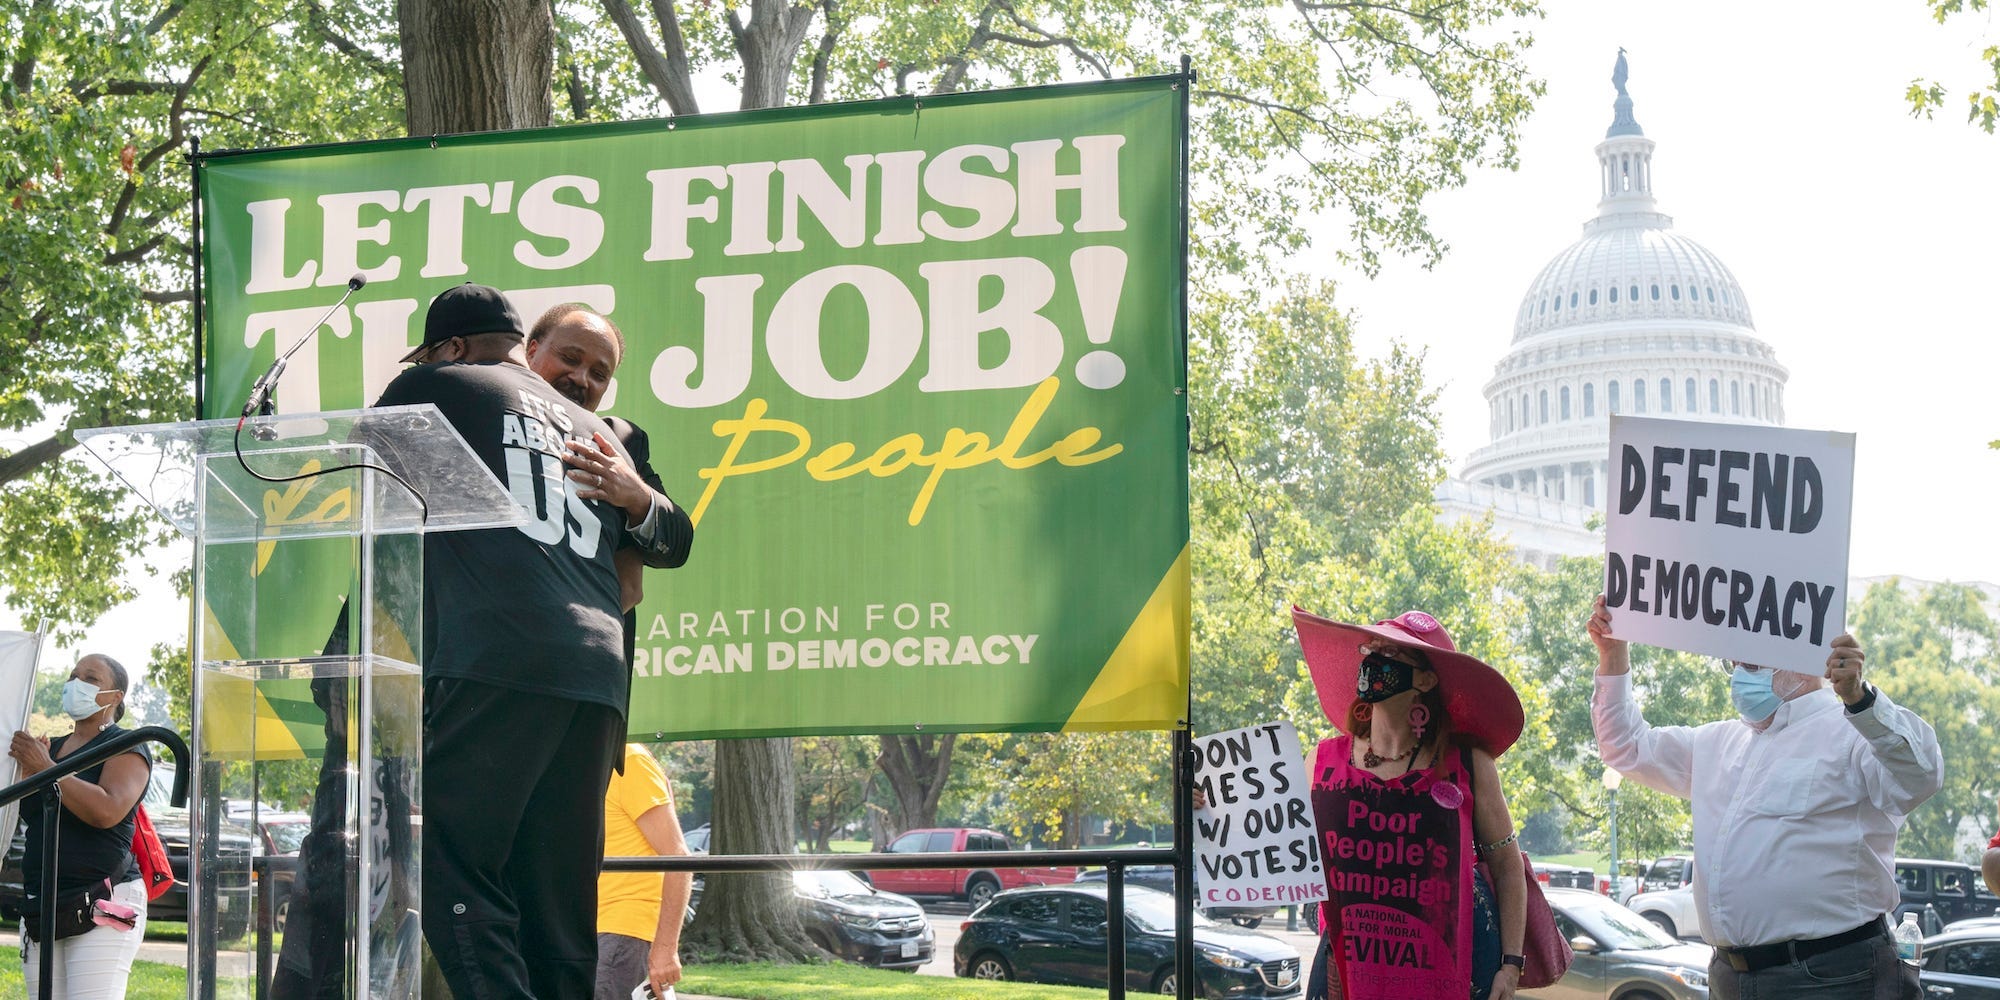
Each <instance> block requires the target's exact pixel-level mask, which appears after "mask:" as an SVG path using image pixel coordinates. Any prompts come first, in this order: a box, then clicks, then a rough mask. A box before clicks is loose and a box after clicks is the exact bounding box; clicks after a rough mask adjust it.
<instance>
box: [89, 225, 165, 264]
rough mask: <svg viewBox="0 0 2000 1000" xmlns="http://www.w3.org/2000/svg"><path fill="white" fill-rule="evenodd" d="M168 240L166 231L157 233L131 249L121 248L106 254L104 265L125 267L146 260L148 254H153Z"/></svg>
mask: <svg viewBox="0 0 2000 1000" xmlns="http://www.w3.org/2000/svg"><path fill="white" fill-rule="evenodd" d="M166 242H167V234H165V233H158V234H155V235H154V236H153V238H152V239H150V240H147V241H146V242H144V243H141V244H139V245H138V246H136V247H133V248H131V249H129V250H120V251H118V252H116V253H108V254H105V255H104V266H105V267H123V266H124V265H126V264H137V263H138V262H140V261H142V260H145V259H146V257H147V255H148V254H151V253H152V252H153V251H155V250H158V249H159V248H160V247H161V246H162V245H164V244H165V243H166Z"/></svg>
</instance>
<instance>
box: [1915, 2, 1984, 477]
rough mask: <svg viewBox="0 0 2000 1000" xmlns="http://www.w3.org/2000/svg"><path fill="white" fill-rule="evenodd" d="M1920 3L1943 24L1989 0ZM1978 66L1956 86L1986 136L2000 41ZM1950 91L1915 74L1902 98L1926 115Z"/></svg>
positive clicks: (1965, 17)
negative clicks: (1968, 78) (1969, 81)
mask: <svg viewBox="0 0 2000 1000" xmlns="http://www.w3.org/2000/svg"><path fill="white" fill-rule="evenodd" d="M1924 6H1925V7H1926V8H1928V9H1929V12H1930V15H1931V19H1932V20H1934V21H1936V22H1937V23H1939V24H1946V23H1951V22H1956V21H1960V20H1970V19H1971V16H1972V15H1976V14H1978V13H1980V12H1981V11H1985V10H1987V9H1988V7H1989V0H1924ZM1978 66H1979V69H1978V71H1977V75H1976V76H1975V77H1974V80H1975V81H1976V82H1974V83H1972V84H1971V85H1970V86H1966V87H1963V88H1960V93H1961V95H1962V96H1963V97H1964V98H1965V120H1966V122H1967V123H1969V124H1972V125H1976V126H1978V127H1979V128H1981V129H1983V130H1985V131H1986V132H1987V133H1988V134H1989V135H1990V134H1992V132H1993V130H1994V129H1995V128H1996V127H2000V42H1989V43H1988V44H1987V45H1985V46H1984V47H1982V48H1981V49H1980V50H1979V60H1978ZM1952 92H1953V88H1951V87H1947V86H1946V85H1945V84H1943V83H1940V82H1938V81H1937V80H1934V79H1925V78H1924V77H1918V78H1916V79H1914V80H1911V81H1910V86H1909V89H1908V90H1907V91H1906V92H1905V93H1904V97H1905V98H1906V99H1907V100H1908V101H1909V102H1910V113H1911V114H1913V115H1922V116H1923V117H1925V118H1930V117H1932V116H1934V115H1935V114H1936V113H1937V112H1938V111H1939V110H1940V109H1942V108H1944V107H1945V105H1946V104H1947V103H1948V102H1949V100H1950V97H1951V95H1952ZM1993 447H1995V448H2000V441H1995V442H1993Z"/></svg>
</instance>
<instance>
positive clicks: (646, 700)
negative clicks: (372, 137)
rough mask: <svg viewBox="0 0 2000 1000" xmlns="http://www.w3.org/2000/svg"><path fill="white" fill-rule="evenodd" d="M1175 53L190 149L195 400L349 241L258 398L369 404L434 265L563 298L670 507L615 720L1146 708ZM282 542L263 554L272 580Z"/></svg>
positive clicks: (298, 312)
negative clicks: (596, 324)
mask: <svg viewBox="0 0 2000 1000" xmlns="http://www.w3.org/2000/svg"><path fill="white" fill-rule="evenodd" d="M1182 83H1183V81H1182V80H1181V78H1179V77H1170V78H1154V79H1145V80H1133V81H1124V82H1117V83H1110V84H1097V85H1089V86H1076V87H1055V88H1043V89H1039V90H1032V91H1017V92H1011V93H994V94H968V95H953V96H948V97H925V98H922V99H915V98H903V99H896V100H887V101H881V102H872V103H865V104H848V105H832V106H820V107H813V108H792V109H782V110H777V111H771V112H755V113H745V114H733V115H718V116H709V117H703V118H694V119H688V118H683V119H679V120H675V121H650V122H637V123H624V124H617V125H606V126H589V127H578V128H567V129H546V130H539V131H533V132H524V133H496V134H486V135H469V136H441V137H437V138H435V139H432V138H421V139H410V140H395V141H388V142H380V143H366V144H354V145H347V146H331V147H315V148H305V149H297V150H275V151H262V152H251V153H243V154H230V155H224V156H218V157H213V158H208V159H205V160H204V161H202V162H201V165H200V171H201V175H200V183H201V186H202V207H203V210H204V213H205V220H204V221H205V229H204V234H205V238H206V245H205V264H206V276H207V304H208V310H209V321H210V322H209V327H208V331H207V339H206V340H205V343H204V354H205V361H206V365H207V367H206V372H205V380H204V385H205V389H206V392H207V402H206V410H207V412H206V414H205V415H207V416H219V415H224V414H227V413H229V412H230V411H231V410H232V409H233V407H234V406H236V405H238V404H240V401H241V400H242V399H243V398H244V395H245V393H246V391H247V389H248V387H249V385H250V383H251V381H252V380H253V379H254V378H255V376H256V375H257V374H258V373H259V372H261V371H262V370H263V369H264V368H265V366H267V365H268V364H269V363H270V362H271V359H272V358H273V357H274V356H275V352H277V351H279V350H282V349H284V348H285V347H288V346H289V345H290V344H291V343H292V342H293V341H295V340H296V339H297V338H298V337H299V336H302V335H303V334H304V333H305V332H306V329H305V328H306V325H307V324H309V323H311V322H312V321H313V320H314V319H315V318H317V316H318V315H319V314H320V313H321V312H323V311H324V310H325V309H326V307H327V306H328V305H330V304H332V302H333V301H334V300H335V299H336V298H337V297H338V292H339V291H340V289H341V286H342V285H343V284H344V283H345V282H346V280H347V277H348V275H349V274H351V273H353V272H356V271H359V272H362V273H364V274H366V275H367V276H368V278H369V282H368V285H367V286H366V288H364V289H363V290H362V291H361V292H359V293H357V294H356V295H355V296H354V298H353V299H352V300H351V301H350V304H349V305H348V306H346V307H343V308H341V309H339V310H337V311H336V312H335V314H334V315H333V317H332V319H331V320H330V321H329V323H328V324H327V329H325V330H324V331H322V333H321V335H320V337H319V339H318V340H317V341H316V343H315V344H313V345H312V346H310V347H308V348H307V349H306V350H304V351H302V352H300V354H299V355H298V356H296V357H295V358H294V359H293V361H292V363H291V370H290V373H289V374H288V375H287V376H286V379H285V382H284V385H283V387H282V389H281V390H280V393H279V410H280V412H310V411H315V410H322V409H344V408H352V407H360V406H364V405H366V404H367V403H369V402H371V401H372V400H373V399H374V398H375V396H376V395H377V394H378V393H379V392H380V390H381V388H382V387H383V386H384V385H386V384H387V383H388V381H389V380H390V379H391V378H393V377H394V375H395V374H396V372H397V371H398V370H399V366H398V364H397V361H396V359H397V358H398V357H399V356H400V355H401V354H402V353H403V352H404V351H406V350H407V349H408V348H409V347H410V346H412V345H414V344H415V343H416V342H418V341H419V340H420V339H421V335H422V327H423V312H424V308H425V306H426V304H427V303H428V302H429V300H430V298H431V297H432V296H434V295H435V294H437V293H438V292H439V291H442V290H443V289H445V288H447V287H450V286H451V285H454V284H457V283H459V282H462V281H477V282H481V283H485V284H491V285H495V286H497V287H500V288H502V289H503V290H505V291H506V292H507V293H508V295H509V297H510V298H511V299H512V300H513V301H514V302H515V304H516V306H517V308H518V309H520V311H521V312H522V314H523V316H524V317H525V318H527V319H528V320H529V321H530V322H532V320H533V318H534V317H535V316H536V315H538V314H539V313H540V312H541V311H542V310H543V309H545V308H547V307H548V306H551V305H555V304H558V303H562V302H569V301H576V302H581V303H583V304H585V305H587V306H589V307H591V308H594V309H596V310H598V311H600V312H603V313H605V314H606V315H608V316H610V317H611V318H612V320H613V321H614V322H616V323H617V324H619V326H620V327H621V328H622V330H623V332H624V334H625V338H626V342H627V343H626V352H625V356H624V360H623V364H622V366H621V367H620V369H619V372H618V376H619V377H618V380H617V382H616V383H615V384H614V386H613V389H612V391H611V393H609V394H607V396H606V397H605V401H604V405H603V410H604V412H607V413H613V414H617V415H620V416H624V417H627V418H629V419H631V420H632V421H633V422H634V423H636V424H638V425H639V426H640V427H642V428H644V429H645V430H646V431H647V432H648V434H649V435H650V437H651V441H652V448H653V465H654V467H655V468H656V469H658V470H659V472H660V473H661V475H662V476H663V478H664V480H665V482H666V485H667V490H668V493H669V494H670V495H672V496H673V497H674V498H675V500H676V501H677V502H679V503H681V504H682V505H683V506H685V507H687V508H688V509H689V511H690V513H691V514H692V515H693V516H694V518H695V519H696V521H697V525H698V527H697V531H696V542H695V546H694V552H693V558H692V559H691V560H690V562H689V563H688V564H687V566H686V567H685V568H683V569H680V570H676V571H671V572H653V573H649V574H648V575H647V578H646V600H645V602H644V603H643V604H642V605H641V606H640V608H639V614H638V621H639V627H638V643H637V645H638V649H637V653H636V663H635V669H634V673H635V676H634V679H633V705H632V714H631V717H630V719H629V723H630V728H631V731H632V733H633V734H634V735H635V736H640V737H644V738H665V737H679V738H694V737H701V736H714V735H733V736H742V735H758V734H779V733H813V732H818V733H832V732H892V731H914V730H917V729H925V730H933V731H937V730H943V731H951V730H1035V729H1058V728H1079V729H1082V728H1166V727H1170V726H1172V725H1174V724H1175V722H1176V720H1178V719H1179V718H1180V717H1181V716H1182V715H1183V714H1184V712H1185V706H1186V696H1187V695H1186V692H1187V664H1188V650H1187V617H1188V586H1189V584H1188V562H1187V560H1188V554H1187V540H1188V525H1187V500H1186V498H1187V464H1186V453H1187V442H1186V398H1185V386H1184V370H1185V363H1184V358H1183V343H1182V334H1181V331H1182V328H1183V316H1182V299H1183V297H1182V286H1183V284H1184V260H1183V256H1182V252H1181V247H1182V236H1181V227H1182V225H1183V218H1184V214H1185V213H1184V207H1183V205H1182V203H1181V184H1182V177H1183V173H1184V154H1183V151H1182V148H1181V144H1182V136H1183V135H1184V121H1185V111H1184V105H1183V100H1184V97H1185V95H1184V93H1182V91H1181V89H1180V88H1181V84H1182ZM294 492H295V493H297V492H299V491H294ZM267 500H268V501H269V502H268V503H267V507H268V508H270V509H273V510H276V511H278V512H279V513H280V514H281V515H284V516H294V517H300V516H307V517H309V516H311V514H310V512H311V511H313V510H314V509H315V508H316V507H317V506H318V505H319V503H320V502H321V501H320V500H319V499H318V498H316V497H314V496H310V495H304V494H303V493H300V495H291V494H283V495H275V496H273V497H271V498H267ZM273 505H275V506H273ZM287 544H297V543H287ZM307 558H310V557H309V555H307V554H293V555H287V554H283V553H281V554H279V555H275V556H273V557H271V566H270V568H267V569H265V570H263V572H265V573H269V574H270V575H271V576H272V577H273V579H274V580H277V579H283V580H287V581H289V582H288V583H287V584H286V585H287V586H289V587H292V588H293V590H292V591H290V592H288V593H287V595H286V596H287V598H288V600H287V601H286V602H283V606H285V607H289V608H295V609H297V608H308V607H315V606H314V605H312V604H311V602H307V601H302V600H299V595H298V594H297V593H296V588H297V586H298V584H297V581H298V580H300V579H302V578H304V577H305V576H307V574H301V573H299V572H297V567H296V566H291V567H285V566H282V565H281V564H283V563H285V562H286V560H287V559H292V560H294V561H296V560H298V559H307ZM328 589H329V596H328V597H327V602H328V603H329V604H331V603H334V602H337V600H338V594H339V593H340V592H341V591H342V585H341V583H339V582H338V581H335V582H332V583H329V585H328ZM256 603H257V604H259V605H260V606H265V607H269V606H277V605H278V603H279V602H272V601H262V602H256ZM204 610H205V613H206V614H208V615H209V616H210V617H213V618H215V619H216V620H217V621H219V622H220V623H221V626H222V628H223V630H224V631H225V632H226V631H229V630H230V629H231V628H240V629H243V630H252V629H261V630H269V629H273V628H281V627H283V626H282V625H281V624H279V623H274V622H271V621H269V620H265V621H261V622H258V623H256V624H255V625H254V626H253V625H250V624H241V625H237V624H234V623H232V621H231V620H230V617H229V615H228V614H226V613H218V611H217V609H204ZM257 614H259V615H265V614H267V613H266V612H262V611H260V612H257ZM298 617H299V618H300V619H302V620H303V619H311V620H310V621H306V622H305V623H304V624H301V625H300V626H299V628H301V629H307V630H310V629H315V628H316V629H318V630H319V633H320V636H321V637H322V638H323V636H324V632H325V624H324V623H325V620H326V619H325V615H324V613H323V610H320V609H316V610H314V611H312V612H309V613H303V614H300V615H299V616H298ZM306 638H308V639H309V638H310V636H307V637H306ZM239 645H240V646H243V645H245V644H239ZM262 645H263V647H264V648H265V650H266V652H267V655H268V652H269V650H270V644H269V643H264V644H262ZM245 648H247V646H245ZM246 655H247V654H246ZM558 666H559V665H558Z"/></svg>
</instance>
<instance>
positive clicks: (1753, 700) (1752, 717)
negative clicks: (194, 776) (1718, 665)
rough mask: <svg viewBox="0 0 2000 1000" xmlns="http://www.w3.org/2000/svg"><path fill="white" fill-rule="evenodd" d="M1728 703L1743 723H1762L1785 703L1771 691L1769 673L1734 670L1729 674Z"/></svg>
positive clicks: (1741, 669) (1766, 671)
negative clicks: (1732, 705) (1733, 707)
mask: <svg viewBox="0 0 2000 1000" xmlns="http://www.w3.org/2000/svg"><path fill="white" fill-rule="evenodd" d="M1729 701H1730V703H1731V704H1734V705H1735V706H1736V711H1737V712H1738V713H1739V714H1741V715H1742V716H1743V721H1745V722H1762V721H1764V720H1765V719H1768V718H1770V717H1771V716H1773V715H1776V714H1778V708H1779V706H1781V705H1783V704H1784V703H1785V700H1784V699H1783V698H1780V697H1778V693H1777V692H1776V691H1773V690H1771V671H1769V670H1746V669H1744V668H1742V667H1738V668H1736V669H1735V670H1734V671H1731V672H1730V674H1729Z"/></svg>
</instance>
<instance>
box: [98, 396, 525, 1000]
mask: <svg viewBox="0 0 2000 1000" xmlns="http://www.w3.org/2000/svg"><path fill="white" fill-rule="evenodd" d="M236 431H237V422H236V421H235V420H208V421H201V422H196V423H181V424H156V425H150V426H142V427H113V428H101V429H96V430H89V431H82V432H79V433H78V435H77V438H78V441H79V443H81V444H82V445H83V446H84V447H85V448H86V449H88V450H89V451H90V452H91V454H92V455H94V456H95V457H96V458H97V459H98V460H99V461H101V462H103V463H104V464H105V465H107V466H109V467H110V469H111V470H112V472H113V473H115V474H116V475H117V476H118V477H119V478H120V479H122V480H123V481H124V482H125V484H126V485H127V486H129V487H130V488H131V489H132V490H133V491H134V492H135V493H137V494H138V495H139V496H140V497H141V498H143V499H144V500H145V501H146V502H147V503H148V504H150V505H152V506H153V507H154V508H155V509H156V510H158V511H159V512H160V514H161V515H162V516H164V517H165V518H166V519H167V520H168V521H169V522H170V523H172V524H173V525H174V527H176V528H178V529H179V530H180V531H181V532H183V533H185V534H186V535H188V536H189V537H191V538H192V539H193V540H194V551H195V559H194V573H193V591H194V594H193V596H194V616H195V618H194V620H195V627H194V628H193V630H192V635H191V636H190V637H189V640H190V644H191V647H192V648H191V654H192V657H193V665H194V702H193V705H194V715H195V719H194V733H193V735H192V739H191V740H190V741H189V742H190V743H191V744H192V746H193V753H194V756H195V764H194V766H195V768H196V771H195V773H194V775H193V776H192V777H193V779H194V786H193V787H194V795H193V798H192V810H191V815H189V816H187V817H184V819H185V821H186V822H187V826H188V829H189V831H190V834H191V844H190V851H189V854H190V861H191V865H190V867H191V872H190V873H189V885H188V887H187V921H188V996H189V997H190V998H191V1000H261V998H263V997H266V996H270V995H272V990H273V985H272V984H273V983H274V982H277V981H281V980H284V981H287V982H288V984H289V985H291V986H298V985H301V984H302V983H303V984H310V985H311V986H312V987H313V989H314V990H315V991H317V990H320V989H324V988H326V987H328V986H330V985H332V984H333V983H334V982H335V981H338V982H339V983H340V985H339V987H338V992H337V995H339V996H343V997H353V998H368V997H372V998H384V1000H389V998H393V1000H405V998H414V997H415V996H416V995H417V990H418V982H419V977H420V947H419V940H420V932H419V924H418V900H419V895H420V894H419V890H420V885H421V878H420V876H421V873H420V862H421V858H422V832H423V816H422V809H421V802H422V790H423V785H422V750H423V684H422V674H421V671H420V669H419V666H418V665H419V664H420V663H422V662H423V650H422V642H423V634H424V633H423V614H424V602H423V535H424V533H425V532H429V531H458V530H467V529H478V528H497V527H507V526H512V525H516V524H519V523H521V513H520V510H519V508H518V507H516V505H515V503H514V500H513V498H512V497H511V496H510V495H509V493H508V492H507V490H506V489H505V488H504V487H502V486H501V485H500V483H499V481H498V480H496V479H494V478H493V476H492V474H491V473H490V472H489V471H488V470H487V468H486V466H485V464H484V463H482V462H481V461H480V460H479V458H478V457H477V456H476V455H474V454H473V453H472V451H471V449H470V448H468V447H467V446H466V444H465V442H464V440H463V439H461V438H460V437H459V435H458V433H457V432H456V431H455V430H454V429H453V428H452V426H451V425H450V424H449V423H447V422H446V421H445V420H444V418H443V417H442V416H441V415H440V414H439V413H438V411H437V408H436V407H433V406H430V405H423V406H399V407H385V408H381V409H374V410H357V411H347V412H339V413H314V414H303V415H297V416H282V417H260V418H253V419H251V420H250V421H248V422H247V423H246V424H245V425H244V427H243V429H242V432H241V434H240V436H239V435H238V434H237V433H236ZM239 444H240V448H241V454H242V458H241V461H239V459H238V455H237V447H238V445H239ZM246 465H247V466H248V469H246V468H245V466H246ZM357 465H368V466H376V467H379V468H354V467H351V466H357ZM342 466H349V468H340V467H342ZM250 469H254V470H255V471H256V473H258V474H261V475H262V476H267V477H271V478H272V479H285V478H287V477H303V478H297V479H293V480H291V481H285V482H272V481H267V480H264V479H260V478H258V476H257V475H253V474H251V472H250V471H248V470H250ZM384 470H387V472H393V473H395V476H400V477H401V478H402V480H403V482H398V481H397V479H396V478H395V477H394V476H391V475H389V474H387V472H385V471H384ZM167 812H169V811H168V810H162V813H163V814H164V813H167ZM180 819H183V817H175V816H171V815H156V816H155V817H154V820H155V824H156V825H158V826H162V827H168V826H170V824H173V823H174V822H175V821H176V820H180ZM307 831H310V832H309V833H308V832H307ZM168 899H169V898H168V897H163V899H162V902H167V901H168ZM155 905H156V906H157V905H158V904H155ZM273 940H281V941H282V946H281V947H274V946H273V945H272V943H271V942H272V941H273ZM329 977H337V980H336V979H329ZM319 995H328V994H323V993H322V994H319Z"/></svg>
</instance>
